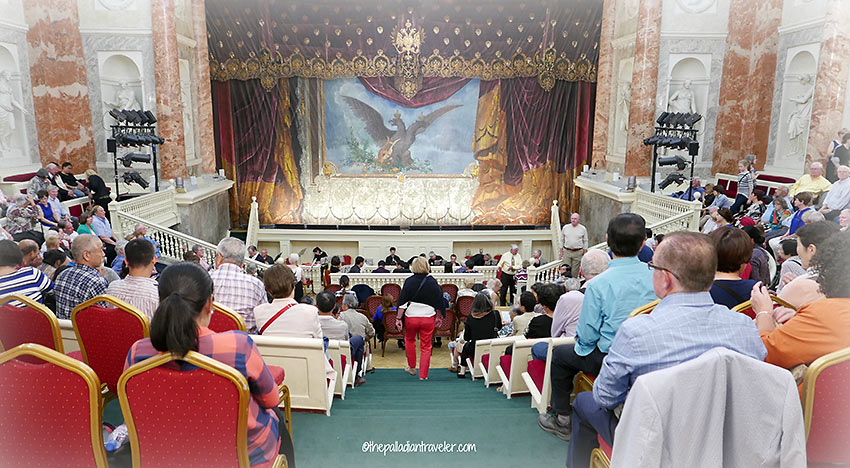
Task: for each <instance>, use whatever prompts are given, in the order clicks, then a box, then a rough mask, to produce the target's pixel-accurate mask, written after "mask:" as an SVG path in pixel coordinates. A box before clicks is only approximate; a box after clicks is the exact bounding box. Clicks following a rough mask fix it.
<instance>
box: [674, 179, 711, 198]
mask: <svg viewBox="0 0 850 468" xmlns="http://www.w3.org/2000/svg"><path fill="white" fill-rule="evenodd" d="M689 188H690V190H688V189H687V188H686V189H684V190H682V191H681V192H679V193H674V194H672V195H670V196H671V197H675V198H678V199H681V200H686V201H694V200H702V199H703V197H704V196H705V189H704V188H703V187H702V185H701V182H700V179H699V177H696V176H694V178H693V179H691V186H690V187H689Z"/></svg>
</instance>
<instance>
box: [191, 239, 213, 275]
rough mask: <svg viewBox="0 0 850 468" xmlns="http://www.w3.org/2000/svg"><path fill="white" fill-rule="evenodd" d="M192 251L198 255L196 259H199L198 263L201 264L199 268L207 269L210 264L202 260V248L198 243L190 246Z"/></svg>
mask: <svg viewBox="0 0 850 468" xmlns="http://www.w3.org/2000/svg"><path fill="white" fill-rule="evenodd" d="M192 252H195V255H197V256H198V260H199V261H200V262H199V263H198V264H199V265H201V268H203V269H204V270H209V269H210V265H209V264H208V263H207V262H206V261H205V260H204V248H203V247H201V246H200V245H198V244H195V245H193V246H192Z"/></svg>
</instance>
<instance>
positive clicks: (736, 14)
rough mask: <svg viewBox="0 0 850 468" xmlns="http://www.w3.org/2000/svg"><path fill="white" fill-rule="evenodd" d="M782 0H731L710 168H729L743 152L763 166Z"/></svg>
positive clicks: (726, 171)
mask: <svg viewBox="0 0 850 468" xmlns="http://www.w3.org/2000/svg"><path fill="white" fill-rule="evenodd" d="M781 21H782V0H764V1H763V2H759V3H752V2H750V1H749V0H731V4H730V6H729V34H728V36H727V37H726V54H725V56H724V57H723V71H722V84H721V87H720V96H719V99H718V112H717V127H716V130H715V137H714V160H713V165H712V172H715V173H716V172H725V173H729V172H734V171H735V170H736V164H737V162H738V161H739V160H740V159H742V158H743V157H744V156H745V155H747V154H749V153H753V154H755V155H757V156H758V163H757V164H756V166H757V167H758V168H763V167H764V162H765V159H766V155H767V145H768V141H769V138H770V113H771V106H772V103H773V85H774V76H775V73H776V50H777V45H778V43H779V32H778V27H779V24H780V23H781Z"/></svg>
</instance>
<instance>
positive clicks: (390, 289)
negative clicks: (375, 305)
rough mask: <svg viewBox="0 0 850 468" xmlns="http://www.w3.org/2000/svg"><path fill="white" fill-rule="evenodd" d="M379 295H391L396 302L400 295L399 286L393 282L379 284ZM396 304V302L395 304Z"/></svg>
mask: <svg viewBox="0 0 850 468" xmlns="http://www.w3.org/2000/svg"><path fill="white" fill-rule="evenodd" d="M381 295H382V296H387V295H389V296H392V298H393V301H395V302H398V298H399V296H401V286H399V285H397V284H395V283H387V284H385V285H383V286H381ZM396 305H398V304H396Z"/></svg>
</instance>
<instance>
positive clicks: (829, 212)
mask: <svg viewBox="0 0 850 468" xmlns="http://www.w3.org/2000/svg"><path fill="white" fill-rule="evenodd" d="M847 207H850V167H847V166H838V181H837V182H835V183H833V184H832V188H831V189H830V190H829V192H827V193H826V195H825V196H824V199H823V203H822V204H821V207H820V209H819V210H818V211H820V212H821V213H822V214H823V216H824V217H825V218H826V219H827V221H832V220H834V219H835V218H836V217H838V215H839V214H840V213H841V210H843V209H844V208H847Z"/></svg>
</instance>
